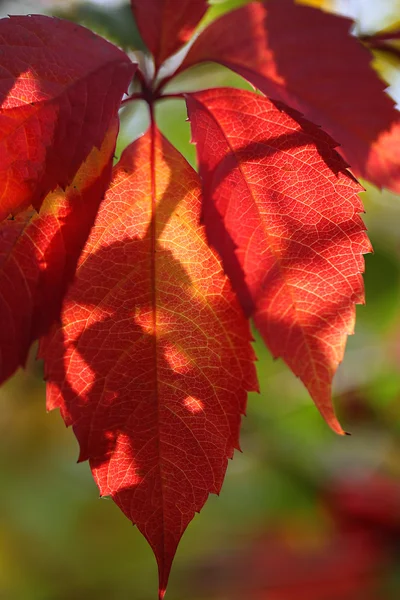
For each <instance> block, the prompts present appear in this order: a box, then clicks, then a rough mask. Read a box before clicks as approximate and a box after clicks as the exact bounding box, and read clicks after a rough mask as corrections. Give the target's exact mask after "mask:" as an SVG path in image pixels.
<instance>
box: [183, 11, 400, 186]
mask: <svg viewBox="0 0 400 600" xmlns="http://www.w3.org/2000/svg"><path fill="white" fill-rule="evenodd" d="M350 27H351V21H350V20H348V19H345V18H343V17H339V16H337V15H333V14H329V13H325V12H323V11H321V10H318V9H315V8H311V7H308V6H302V5H298V4H296V3H295V2H293V0H268V1H267V2H265V3H258V2H254V3H251V4H249V5H247V6H244V7H242V8H240V9H238V10H236V11H233V12H231V13H228V14H227V15H225V16H223V17H221V18H220V19H219V20H218V21H216V22H214V23H213V24H211V26H210V27H209V28H208V29H206V30H205V31H204V32H203V33H202V34H201V35H200V36H199V38H198V39H197V40H196V42H195V43H194V45H193V46H192V48H191V50H190V52H189V54H188V56H187V57H186V60H185V61H184V63H183V65H182V67H181V70H183V69H185V68H188V67H190V66H193V65H195V64H197V63H200V62H204V61H214V62H219V63H221V64H223V65H225V66H227V67H229V68H231V69H233V70H234V71H236V72H237V73H239V74H240V75H242V76H243V77H245V78H246V79H248V80H249V81H250V82H251V83H252V84H253V85H254V86H256V87H257V88H258V89H260V90H261V91H262V92H263V93H264V94H266V95H267V96H268V97H270V98H275V99H277V100H281V101H282V102H285V103H287V104H288V105H289V106H292V107H294V108H296V109H298V110H300V111H301V112H302V113H304V114H305V116H306V117H307V118H309V119H310V120H312V121H313V122H314V123H316V124H318V125H321V126H322V127H323V128H324V129H325V131H327V132H328V133H329V134H330V135H332V137H333V138H334V139H335V140H337V142H339V144H340V145H341V147H340V148H339V149H338V151H339V152H340V153H341V154H342V156H343V157H344V158H345V160H347V161H348V163H349V164H350V166H351V168H352V169H353V170H354V171H355V172H356V173H357V174H358V175H360V176H362V177H365V178H366V179H369V180H370V181H371V182H372V183H374V184H375V185H377V186H379V187H387V188H390V189H392V190H393V191H395V192H400V114H399V112H398V111H397V110H396V109H395V108H394V102H393V101H392V100H391V99H390V98H389V96H387V95H386V94H385V93H384V89H385V84H384V83H383V81H382V80H381V79H380V78H379V77H378V75H377V74H376V73H375V71H374V70H373V69H372V68H371V66H370V63H371V60H372V55H371V53H370V52H369V51H368V50H367V49H366V48H364V47H363V46H362V44H361V43H360V42H359V41H358V40H357V38H355V37H354V36H352V35H350V34H349V29H350Z"/></svg>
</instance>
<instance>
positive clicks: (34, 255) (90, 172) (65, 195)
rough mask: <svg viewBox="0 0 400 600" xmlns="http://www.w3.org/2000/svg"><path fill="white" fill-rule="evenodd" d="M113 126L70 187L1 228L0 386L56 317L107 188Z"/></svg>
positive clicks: (23, 361)
mask: <svg viewBox="0 0 400 600" xmlns="http://www.w3.org/2000/svg"><path fill="white" fill-rule="evenodd" d="M116 135H117V124H115V126H113V127H112V128H111V129H110V131H109V132H108V134H107V136H106V138H105V140H104V143H103V146H102V148H101V150H100V151H98V150H96V149H93V150H92V152H91V154H90V155H89V157H88V158H87V160H86V162H85V163H83V165H82V166H81V168H80V169H79V171H78V173H77V174H76V176H75V179H74V181H73V183H72V184H71V186H70V187H68V188H67V189H66V191H65V192H64V191H63V190H61V189H60V188H58V189H57V190H55V191H54V192H52V193H50V194H49V195H48V196H47V198H46V199H45V201H44V202H43V205H42V208H41V210H40V213H39V214H38V213H37V212H36V211H35V210H33V209H30V210H29V209H28V210H26V211H23V212H21V213H19V214H18V215H17V216H16V218H15V219H13V220H10V219H6V220H5V221H3V222H2V223H0V381H4V380H5V379H7V378H8V377H9V376H10V375H11V374H12V373H13V372H14V371H15V370H16V369H17V368H18V367H19V366H23V365H24V364H25V360H26V355H27V353H28V350H29V347H30V345H31V343H32V342H33V341H34V340H35V339H37V338H38V337H40V336H41V335H43V334H44V333H46V332H47V330H48V328H49V326H50V325H51V323H52V322H53V321H54V320H55V319H56V318H57V317H58V316H59V312H60V309H61V303H62V300H63V297H64V294H65V291H66V289H67V287H68V284H69V283H70V282H71V281H72V279H73V277H74V274H75V269H76V264H77V261H78V258H79V255H80V253H81V251H82V248H83V246H84V244H85V242H86V239H87V237H88V234H89V231H90V228H91V226H92V225H93V222H94V219H95V216H96V212H97V209H98V206H99V204H100V201H101V199H102V198H103V197H104V193H105V191H106V189H107V187H108V184H109V181H110V177H111V168H112V157H113V152H114V148H115V141H116Z"/></svg>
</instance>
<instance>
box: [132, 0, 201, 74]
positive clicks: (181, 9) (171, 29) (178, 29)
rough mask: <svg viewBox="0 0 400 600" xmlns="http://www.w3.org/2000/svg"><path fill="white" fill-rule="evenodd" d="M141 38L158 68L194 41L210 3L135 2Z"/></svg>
mask: <svg viewBox="0 0 400 600" xmlns="http://www.w3.org/2000/svg"><path fill="white" fill-rule="evenodd" d="M131 3H132V11H133V14H134V17H135V19H136V22H137V25H138V28H139V31H140V34H141V36H142V38H143V40H144V42H145V44H146V46H147V47H148V48H149V50H150V52H151V53H152V54H153V56H154V61H155V66H156V68H157V69H158V67H159V66H160V65H161V64H162V63H163V62H164V61H165V60H166V59H167V58H168V57H169V56H171V55H172V54H174V53H175V52H176V51H177V50H179V48H180V47H181V46H183V45H184V44H186V42H188V41H189V39H190V38H191V36H192V34H193V31H194V30H195V28H196V26H197V25H198V23H199V21H200V20H201V18H202V17H203V15H204V14H205V12H206V10H207V8H208V4H207V0H145V1H143V0H131Z"/></svg>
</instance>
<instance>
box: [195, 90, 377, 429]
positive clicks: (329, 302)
mask: <svg viewBox="0 0 400 600" xmlns="http://www.w3.org/2000/svg"><path fill="white" fill-rule="evenodd" d="M187 105H188V111H189V118H190V120H191V123H192V134H193V139H194V141H195V143H196V144H197V152H198V158H199V164H200V175H201V177H202V180H203V188H204V220H205V223H206V226H207V228H208V235H209V239H210V242H211V244H212V245H213V246H215V247H216V248H217V249H218V251H219V252H220V254H221V255H222V258H223V261H224V266H225V269H226V271H227V272H228V274H229V275H230V277H231V279H232V281H233V284H234V287H235V288H236V289H239V295H241V292H242V290H243V287H244V285H245V286H246V288H247V291H248V294H249V296H250V299H251V301H252V303H253V315H254V320H255V323H256V326H257V327H258V329H259V330H260V333H261V334H262V336H263V338H264V340H265V342H266V344H267V345H268V346H269V348H270V350H271V352H272V354H273V355H274V356H275V357H277V356H281V357H282V358H283V359H284V360H285V361H286V363H287V364H288V365H289V366H290V368H291V369H292V371H293V372H294V373H295V374H296V375H297V376H298V377H300V378H301V380H302V381H303V382H304V384H305V385H306V386H307V388H308V390H309V392H310V394H311V396H312V397H313V399H314V400H315V403H316V405H317V406H318V408H319V410H320V411H321V413H322V415H323V416H324V418H325V419H326V421H327V422H328V423H329V425H330V426H331V427H332V429H333V430H334V431H336V432H338V433H343V430H342V429H341V427H340V425H339V423H338V422H337V420H336V417H335V415H334V411H333V408H332V404H331V382H332V377H333V375H334V373H335V370H336V368H337V366H338V364H339V362H340V361H341V360H342V357H343V352H344V346H345V342H346V337H347V335H348V334H349V333H352V332H353V327H354V319H355V310H354V303H355V302H363V282H362V277H361V275H360V272H362V271H363V266H364V261H363V258H362V253H363V252H368V251H369V249H370V246H369V242H368V238H367V237H366V235H365V233H364V229H365V228H364V226H363V223H362V221H361V219H360V217H359V216H358V215H357V213H358V212H360V211H361V210H362V204H361V202H360V200H359V198H358V197H357V192H359V191H360V190H361V187H360V186H359V185H358V183H357V182H356V181H355V180H354V179H353V177H352V176H351V175H350V174H349V173H348V172H347V171H346V169H345V163H344V162H343V160H342V159H341V158H340V156H339V155H338V154H337V153H336V152H335V151H334V142H333V141H332V140H331V139H330V138H329V136H327V135H326V134H324V133H323V132H322V131H321V130H320V129H319V128H318V127H316V126H315V125H313V124H312V123H309V122H308V121H306V120H305V119H303V118H302V117H300V116H299V115H298V114H297V113H294V111H292V110H290V112H287V111H289V109H286V108H285V107H284V105H281V104H274V103H272V102H271V101H269V100H267V99H266V98H264V97H262V96H259V95H256V94H254V93H250V92H244V91H242V90H234V89H220V90H209V91H206V92H200V93H196V94H191V95H188V96H187ZM221 219H222V221H223V225H222V224H221ZM235 249H236V250H235ZM233 253H234V256H232V255H233ZM235 260H236V261H237V262H238V264H239V267H240V270H239V269H237V268H235V269H234V268H232V263H233V261H235ZM243 279H244V281H243ZM241 298H242V301H243V297H242V296H241Z"/></svg>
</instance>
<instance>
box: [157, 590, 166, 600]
mask: <svg viewBox="0 0 400 600" xmlns="http://www.w3.org/2000/svg"><path fill="white" fill-rule="evenodd" d="M165 592H166V590H165V588H164V589H161V588H160V589H159V590H158V600H164V596H165Z"/></svg>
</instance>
